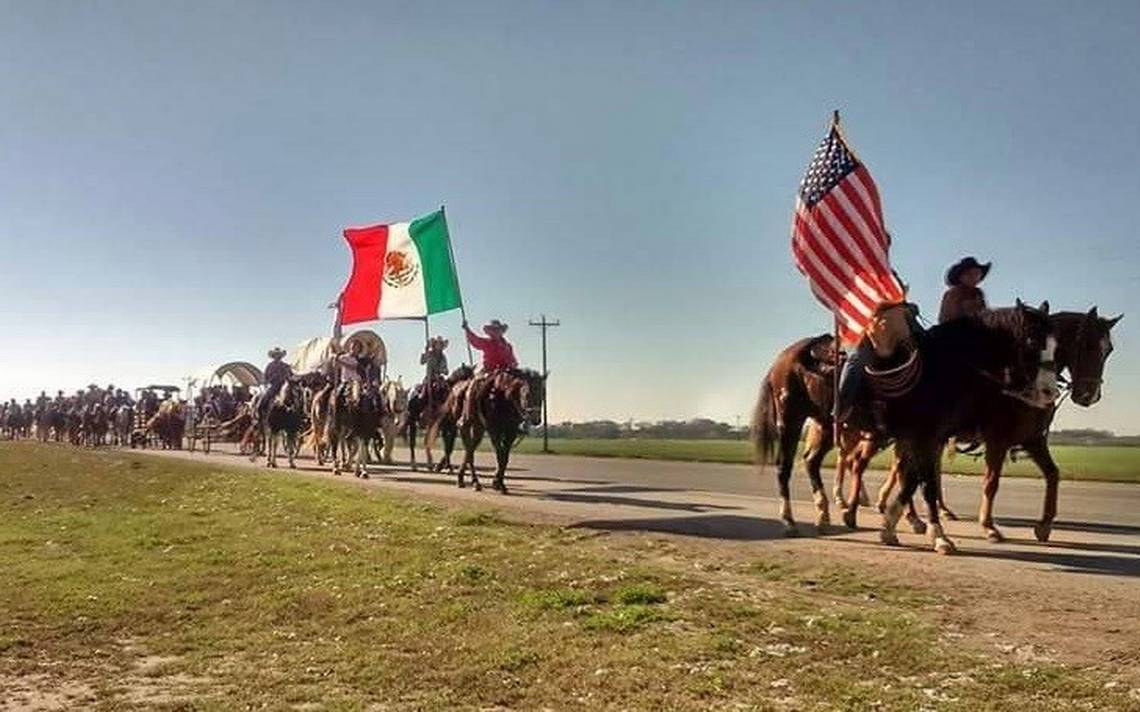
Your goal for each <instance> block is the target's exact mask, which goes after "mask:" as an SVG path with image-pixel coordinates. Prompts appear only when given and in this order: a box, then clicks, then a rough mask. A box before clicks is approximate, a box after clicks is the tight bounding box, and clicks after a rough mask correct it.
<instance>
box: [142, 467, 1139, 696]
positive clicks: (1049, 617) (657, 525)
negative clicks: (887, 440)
mask: <svg viewBox="0 0 1140 712" xmlns="http://www.w3.org/2000/svg"><path fill="white" fill-rule="evenodd" d="M161 454H162V455H164V456H169V457H180V458H192V459H195V460H198V461H203V462H216V463H219V464H225V465H228V466H239V467H258V465H255V464H253V463H251V462H250V461H249V460H248V459H247V458H244V457H240V456H238V455H236V454H233V453H232V452H217V451H215V452H214V453H211V455H209V456H203V455H202V454H201V453H198V454H191V453H186V452H174V453H161ZM516 463H517V464H516V466H515V467H514V468H513V469H512V472H511V473H510V474H509V478H508V485H509V486H510V487H511V495H510V496H506V497H504V496H500V495H498V494H494V493H491V492H490V491H489V490H487V491H484V492H483V493H475V492H473V491H471V490H469V489H468V490H459V489H457V488H456V487H455V484H454V480H453V479H452V478H450V477H446V476H443V475H436V474H429V473H425V472H422V471H421V472H417V473H413V472H410V471H408V470H407V469H406V468H376V469H375V472H374V475H373V477H372V479H370V480H355V479H353V478H352V477H349V476H342V477H340V478H338V480H339V481H340V482H341V483H343V484H346V485H355V486H362V487H383V488H388V489H393V490H397V491H402V492H406V493H409V494H413V495H415V496H418V497H428V498H432V499H437V500H444V501H447V502H450V503H454V502H461V503H465V504H469V505H470V504H475V505H479V506H486V507H488V508H494V509H496V510H499V511H502V512H504V513H510V515H511V516H513V517H516V518H525V519H528V520H539V521H545V522H550V523H554V524H558V525H562V526H574V527H581V528H587V529H593V530H596V531H597V532H598V535H599V536H622V537H647V538H648V540H649V546H650V547H653V548H651V550H650V551H651V553H652V555H653V556H655V557H664V558H665V559H668V557H669V554H668V552H669V550H670V548H673V549H675V550H684V551H685V552H687V553H688V554H690V555H691V556H684V557H679V558H683V559H685V560H692V558H693V557H697V558H699V559H702V560H707V561H708V562H709V567H710V571H715V570H724V571H729V570H732V568H733V567H734V566H736V565H738V564H741V563H743V562H747V561H749V560H750V559H755V558H756V556H757V555H758V554H763V555H764V556H765V557H766V558H772V559H774V560H776V561H780V560H786V561H788V562H791V563H794V562H797V561H799V562H803V561H812V562H816V561H818V560H820V559H823V560H825V561H834V562H836V563H837V565H843V566H845V567H851V568H854V569H856V570H869V571H873V572H874V574H875V576H876V577H877V578H879V579H881V580H885V581H892V582H897V583H900V584H904V585H906V586H909V587H917V588H918V589H921V590H925V591H928V592H929V593H930V594H931V595H932V596H934V597H935V599H936V600H938V601H939V603H938V604H937V605H936V606H935V608H936V610H937V615H939V616H940V617H941V618H942V623H943V624H944V630H946V631H947V632H946V635H948V636H951V637H958V636H960V637H961V639H962V641H963V644H968V645H972V646H980V647H983V648H985V647H988V648H989V649H990V652H993V650H994V649H996V650H998V652H1000V653H1003V654H1008V655H1011V656H1017V657H1019V658H1022V659H1027V660H1037V659H1041V660H1058V661H1063V662H1068V663H1076V664H1082V665H1096V666H1102V665H1103V666H1106V667H1107V668H1108V669H1110V670H1112V671H1113V672H1114V673H1119V674H1120V675H1121V676H1122V677H1123V678H1125V679H1126V680H1127V681H1129V682H1128V683H1126V684H1132V685H1133V686H1136V684H1137V683H1140V673H1137V672H1135V671H1136V670H1137V669H1140V665H1137V663H1140V487H1136V486H1131V485H1116V484H1104V483H1069V482H1066V483H1063V486H1062V495H1061V511H1062V517H1061V519H1060V520H1059V522H1058V525H1057V527H1056V529H1055V531H1054V535H1053V541H1051V542H1050V543H1048V544H1040V543H1038V542H1036V541H1035V540H1034V538H1033V534H1032V530H1031V527H1032V521H1033V517H1034V516H1035V512H1036V510H1037V508H1038V507H1039V506H1040V497H1041V483H1039V482H1036V481H1032V480H1010V481H1007V482H1003V490H1002V494H1001V496H1000V498H999V500H998V508H997V511H998V513H999V522H1000V523H1001V524H1003V525H1004V526H1003V530H1004V532H1005V534H1006V536H1007V537H1008V541H1007V542H1005V543H1003V544H991V543H989V542H987V541H985V539H984V538H983V537H982V536H981V533H980V531H979V528H978V526H977V523H976V521H974V520H973V515H972V513H971V510H972V509H973V507H972V506H971V505H972V504H975V503H976V498H977V491H978V490H977V488H978V482H977V480H976V479H972V478H949V479H948V483H947V498H948V500H949V502H950V503H951V504H952V505H953V506H955V507H956V508H958V511H959V513H960V514H963V515H968V516H967V517H966V518H965V519H966V520H964V521H959V522H950V523H948V526H947V532H948V534H949V535H950V536H951V537H952V538H954V540H955V542H956V543H957V544H958V546H959V552H958V554H956V555H954V556H950V557H944V556H938V555H935V554H934V553H932V552H931V551H929V550H928V548H927V545H926V540H925V537H921V536H917V535H913V534H902V535H901V538H902V543H903V546H902V547H898V548H889V547H885V546H882V545H881V544H879V543H878V536H877V526H878V523H879V519H880V518H879V516H878V515H877V514H875V513H873V512H872V511H871V510H868V509H864V510H862V512H861V515H860V516H861V520H860V525H861V527H862V528H861V529H860V530H858V531H854V532H851V531H848V530H847V529H845V528H842V527H833V528H832V532H833V533H831V534H829V535H828V536H818V535H817V534H816V532H815V527H814V525H812V522H814V516H815V515H814V510H813V508H812V507H811V505H810V504H809V503H808V502H806V501H801V502H798V503H797V506H796V512H795V513H796V517H797V518H798V519H799V520H800V521H801V525H800V528H801V531H802V533H803V534H804V536H801V537H799V538H795V539H788V538H786V537H784V536H783V531H782V527H781V526H780V525H779V524H778V522H777V521H776V519H775V516H774V514H775V512H776V507H777V501H776V499H775V498H774V497H772V496H771V495H772V492H771V486H772V485H771V480H772V479H773V478H772V477H770V476H764V477H761V476H760V475H759V474H757V473H756V472H755V471H754V470H753V469H752V468H747V467H742V466H734V465H707V464H689V463H676V462H669V463H666V462H649V461H639V460H613V459H597V458H574V457H542V456H521V457H519V458H517V460H516ZM299 464H300V465H301V468H300V469H298V470H297V473H298V474H300V475H303V476H309V477H315V478H321V479H324V480H328V481H333V478H332V477H331V475H330V473H329V472H328V471H327V470H324V469H321V468H317V467H316V466H315V463H313V462H312V461H309V460H304V461H301V462H299ZM484 464H487V463H486V462H484ZM879 477H880V475H874V476H872V477H871V485H872V487H877V485H878V483H879ZM800 487H801V490H804V489H806V485H804V484H803V483H802V482H801V483H800ZM873 491H874V490H872V492H873ZM801 499H806V493H803V494H801ZM1001 514H1009V515H1010V516H1006V517H1004V518H1002V517H1001V516H1000V515H1001ZM1066 515H1067V516H1066ZM833 519H834V520H835V521H838V516H833Z"/></svg>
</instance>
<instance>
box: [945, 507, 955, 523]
mask: <svg viewBox="0 0 1140 712" xmlns="http://www.w3.org/2000/svg"><path fill="white" fill-rule="evenodd" d="M942 516H944V517H946V518H947V519H949V520H950V521H952V522H956V521H958V515H957V514H954V512H952V511H950V510H949V509H946V508H945V507H943V508H942Z"/></svg>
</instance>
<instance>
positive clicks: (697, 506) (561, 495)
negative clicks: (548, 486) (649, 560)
mask: <svg viewBox="0 0 1140 712" xmlns="http://www.w3.org/2000/svg"><path fill="white" fill-rule="evenodd" d="M538 498H539V499H548V500H554V501H555V502H578V503H582V504H617V505H622V506H625V507H648V508H651V509H665V510H668V511H671V512H711V511H716V510H738V509H740V507H732V506H726V505H721V504H702V503H700V502H665V501H662V500H659V499H638V498H637V497H620V496H616V495H608V496H607V495H602V494H574V493H572V492H544V493H542V494H540V495H539V496H538Z"/></svg>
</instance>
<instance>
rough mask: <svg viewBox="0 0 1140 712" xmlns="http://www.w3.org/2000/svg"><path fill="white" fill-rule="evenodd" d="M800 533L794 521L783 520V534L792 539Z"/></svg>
mask: <svg viewBox="0 0 1140 712" xmlns="http://www.w3.org/2000/svg"><path fill="white" fill-rule="evenodd" d="M799 535H800V529H799V527H797V526H796V523H795V522H784V536H786V537H788V538H789V539H794V538H796V537H798V536H799Z"/></svg>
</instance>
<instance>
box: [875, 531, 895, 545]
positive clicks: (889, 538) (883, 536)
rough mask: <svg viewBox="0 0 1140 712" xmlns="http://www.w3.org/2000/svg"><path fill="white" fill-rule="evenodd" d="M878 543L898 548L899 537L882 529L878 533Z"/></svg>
mask: <svg viewBox="0 0 1140 712" xmlns="http://www.w3.org/2000/svg"><path fill="white" fill-rule="evenodd" d="M879 541H881V542H882V543H884V544H886V545H887V546H898V545H899V535H898V534H895V533H894V532H892V531H887V530H886V529H883V530H881V531H880V532H879Z"/></svg>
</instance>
